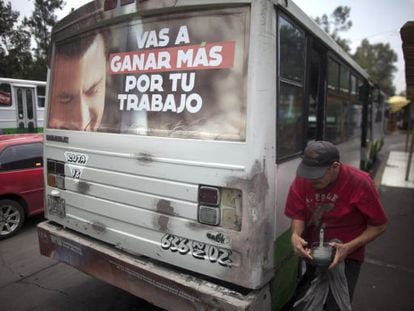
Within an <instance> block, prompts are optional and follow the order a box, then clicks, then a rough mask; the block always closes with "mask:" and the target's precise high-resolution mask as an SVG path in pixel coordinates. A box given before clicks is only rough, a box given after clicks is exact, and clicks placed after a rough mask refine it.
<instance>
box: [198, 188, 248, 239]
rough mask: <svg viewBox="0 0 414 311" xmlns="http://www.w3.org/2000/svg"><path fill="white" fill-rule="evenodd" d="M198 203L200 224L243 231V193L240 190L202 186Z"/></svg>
mask: <svg viewBox="0 0 414 311" xmlns="http://www.w3.org/2000/svg"><path fill="white" fill-rule="evenodd" d="M198 203H199V205H198V221H199V222H200V223H202V224H206V225H210V226H218V225H220V226H221V227H223V228H227V229H232V230H237V231H240V230H241V214H242V192H241V191H240V190H237V189H230V188H218V187H212V186H200V187H199V192H198Z"/></svg>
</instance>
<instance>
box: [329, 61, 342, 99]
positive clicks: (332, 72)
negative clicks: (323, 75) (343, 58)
mask: <svg viewBox="0 0 414 311" xmlns="http://www.w3.org/2000/svg"><path fill="white" fill-rule="evenodd" d="M328 89H329V90H331V91H337V90H338V89H339V64H338V63H337V62H336V61H334V60H333V59H331V58H329V60H328Z"/></svg>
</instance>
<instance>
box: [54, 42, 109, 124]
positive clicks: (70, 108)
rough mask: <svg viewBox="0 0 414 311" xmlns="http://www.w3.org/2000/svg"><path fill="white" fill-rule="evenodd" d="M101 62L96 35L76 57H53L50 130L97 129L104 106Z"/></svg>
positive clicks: (100, 44) (101, 47)
mask: <svg viewBox="0 0 414 311" xmlns="http://www.w3.org/2000/svg"><path fill="white" fill-rule="evenodd" d="M105 62H106V58H105V46H104V40H103V37H102V35H100V34H98V35H97V36H96V37H95V39H94V41H93V42H92V44H91V45H90V46H89V47H88V49H87V50H86V51H85V53H84V54H83V55H82V56H80V57H73V58H68V57H65V56H63V55H56V58H55V64H54V72H53V73H54V74H53V81H54V83H53V90H52V105H51V110H50V118H49V126H50V127H52V128H59V129H71V130H84V131H96V130H97V129H98V127H99V125H100V124H101V121H102V115H103V110H104V106H105V105H104V101H105V83H106V64H105Z"/></svg>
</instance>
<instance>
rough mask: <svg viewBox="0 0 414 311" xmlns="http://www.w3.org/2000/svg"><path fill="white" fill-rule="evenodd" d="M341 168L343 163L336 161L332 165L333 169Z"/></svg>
mask: <svg viewBox="0 0 414 311" xmlns="http://www.w3.org/2000/svg"><path fill="white" fill-rule="evenodd" d="M340 166H341V163H340V162H338V161H335V162H334V163H332V167H333V168H338V167H340Z"/></svg>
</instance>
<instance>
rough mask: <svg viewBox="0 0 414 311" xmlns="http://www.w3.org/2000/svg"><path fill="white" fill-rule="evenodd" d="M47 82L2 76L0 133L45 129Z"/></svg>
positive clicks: (0, 88)
mask: <svg viewBox="0 0 414 311" xmlns="http://www.w3.org/2000/svg"><path fill="white" fill-rule="evenodd" d="M45 98H46V82H45V81H33V80H22V79H9V78H0V134H15V133H35V132H42V131H43V122H44V110H45Z"/></svg>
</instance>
